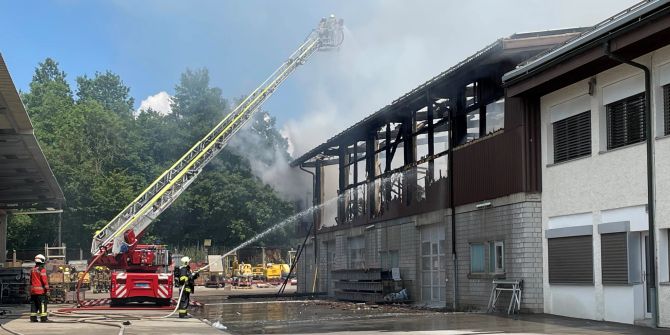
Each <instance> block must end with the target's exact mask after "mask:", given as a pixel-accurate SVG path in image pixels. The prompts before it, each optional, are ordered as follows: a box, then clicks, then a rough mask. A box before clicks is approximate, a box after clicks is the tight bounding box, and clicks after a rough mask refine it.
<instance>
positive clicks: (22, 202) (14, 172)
mask: <svg viewBox="0 0 670 335" xmlns="http://www.w3.org/2000/svg"><path fill="white" fill-rule="evenodd" d="M63 201H64V196H63V191H62V190H61V188H60V186H59V185H58V182H57V181H56V177H54V174H53V172H52V171H51V168H50V167H49V163H48V162H47V159H46V157H44V153H43V152H42V149H41V148H40V146H39V144H38V142H37V138H35V134H34V130H33V125H32V123H31V122H30V118H29V117H28V113H27V112H26V109H25V107H24V106H23V103H22V102H21V98H20V97H19V94H18V92H17V91H16V87H15V86H14V83H13V81H12V78H11V76H10V75H9V71H8V69H7V65H6V64H5V61H4V59H3V58H2V55H0V210H21V209H48V210H51V209H59V208H61V206H62V204H63Z"/></svg>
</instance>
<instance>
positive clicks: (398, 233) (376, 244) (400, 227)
mask: <svg viewBox="0 0 670 335" xmlns="http://www.w3.org/2000/svg"><path fill="white" fill-rule="evenodd" d="M505 199H506V200H505V201H497V200H494V201H493V203H494V204H493V207H490V208H485V209H476V207H475V206H474V205H467V206H462V207H459V208H457V210H456V213H457V214H456V237H457V239H456V250H457V254H458V263H457V265H458V266H457V269H458V271H457V279H458V280H457V281H458V295H457V297H458V309H460V310H481V309H484V308H486V305H487V303H488V300H489V295H490V292H491V285H492V284H491V281H492V280H493V276H490V275H476V276H475V275H471V274H470V243H473V242H488V241H504V248H505V277H506V278H507V279H523V280H524V291H523V301H522V310H524V311H529V312H542V311H543V296H542V240H541V239H542V218H541V205H540V202H539V200H537V197H534V198H533V197H527V196H525V195H524V196H517V197H508V198H505ZM497 202H500V203H502V204H500V205H499V204H497ZM450 219H451V218H450V215H449V214H448V212H447V211H445V210H442V211H436V212H431V213H425V214H421V215H417V216H412V217H407V218H402V219H395V220H389V221H385V222H380V223H377V224H375V225H374V227H368V229H364V228H363V227H354V228H345V229H342V230H338V231H334V232H328V233H323V234H318V236H317V243H318V244H319V250H318V256H319V260H318V263H317V264H318V274H317V291H320V292H328V293H329V294H330V295H332V294H333V293H332V292H333V283H332V279H331V276H330V274H329V272H330V271H331V270H336V269H346V268H347V266H348V248H347V241H348V239H349V238H350V237H355V236H364V237H365V248H366V249H365V266H366V267H368V268H375V267H380V266H381V263H380V262H381V258H380V252H383V251H388V250H398V252H399V260H398V261H399V266H400V272H401V276H402V278H403V279H404V280H408V281H411V285H410V286H409V287H408V291H409V294H410V296H411V297H412V298H413V299H414V300H415V301H416V302H417V304H422V302H421V301H420V299H421V297H420V293H421V291H420V290H421V286H420V283H421V278H420V276H421V272H420V270H421V268H420V266H421V259H420V258H421V250H420V246H421V243H420V229H421V227H422V226H427V225H431V224H437V225H438V226H439V227H443V229H445V230H446V234H445V236H446V240H445V244H446V246H445V248H444V249H445V263H446V264H441V265H440V266H441V267H446V277H447V279H448V282H447V287H446V296H444V297H443V298H442V299H440V300H443V301H446V305H447V306H448V307H451V306H452V301H453V292H454V291H453V290H454V286H453V285H454V282H455V280H454V274H453V272H454V263H453V261H452V255H451V223H450V222H451V221H450ZM440 229H442V228H440ZM309 243H310V244H309V245H308V247H307V249H306V252H305V254H303V257H301V259H300V261H299V263H298V264H299V266H298V270H297V271H298V291H299V292H311V290H312V286H313V281H314V270H315V268H316V266H314V258H313V257H314V256H313V250H314V247H313V244H312V243H313V241H312V240H310V242H309ZM487 250H488V249H487ZM329 253H331V254H332V255H331V256H330V258H329ZM488 257H489V255H488V252H487V253H486V264H488V261H489V259H488ZM508 298H509V296H504V295H503V298H502V302H501V304H505V306H506V305H507V304H508V303H509V299H508ZM501 307H502V306H501Z"/></svg>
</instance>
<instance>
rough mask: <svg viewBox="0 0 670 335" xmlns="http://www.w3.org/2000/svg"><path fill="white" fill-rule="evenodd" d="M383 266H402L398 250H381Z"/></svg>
mask: <svg viewBox="0 0 670 335" xmlns="http://www.w3.org/2000/svg"><path fill="white" fill-rule="evenodd" d="M379 254H380V256H381V257H380V258H381V266H382V268H383V269H392V268H397V267H399V266H400V262H399V260H398V250H389V251H380V252H379Z"/></svg>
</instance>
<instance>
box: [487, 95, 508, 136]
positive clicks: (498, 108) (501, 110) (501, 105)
mask: <svg viewBox="0 0 670 335" xmlns="http://www.w3.org/2000/svg"><path fill="white" fill-rule="evenodd" d="M504 127H505V98H502V99H500V100H498V101H496V102H492V103H490V104H488V105H486V133H487V134H490V133H492V132H494V131H496V130H499V129H503V128H504Z"/></svg>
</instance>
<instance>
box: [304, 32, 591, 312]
mask: <svg viewBox="0 0 670 335" xmlns="http://www.w3.org/2000/svg"><path fill="white" fill-rule="evenodd" d="M579 32H580V30H558V31H549V32H538V33H531V34H516V35H513V36H510V37H508V38H503V39H500V40H498V41H496V42H494V43H492V44H491V45H489V46H487V47H485V48H484V49H482V50H480V51H479V52H477V53H476V54H475V55H473V56H471V57H469V58H468V59H466V60H464V61H462V62H460V63H459V64H457V65H455V66H454V67H452V68H450V69H449V70H447V71H445V72H443V73H441V74H439V75H438V76H436V77H435V78H433V79H431V80H430V81H428V82H426V83H425V84H423V85H421V86H420V87H417V88H416V89H414V90H412V91H411V92H409V93H407V94H405V95H404V96H402V97H400V98H399V99H397V100H395V101H393V102H392V103H391V104H389V105H388V106H386V107H385V108H383V109H381V110H379V111H377V112H376V113H374V114H372V115H370V116H368V117H367V118H365V119H364V120H362V121H360V122H358V123H357V124H355V125H353V126H352V127H350V128H349V129H347V130H345V131H344V132H342V133H340V134H337V135H335V136H334V137H333V138H331V139H330V140H328V141H327V142H326V143H323V144H322V145H320V146H318V147H316V148H314V149H313V150H311V151H310V152H308V153H306V154H304V155H303V156H302V157H300V158H298V159H296V160H295V161H294V162H293V163H292V164H293V166H300V167H301V168H303V169H313V171H314V172H313V173H314V178H315V182H314V194H315V197H314V203H315V204H317V205H320V207H319V210H318V211H317V213H316V215H315V229H313V230H312V232H311V234H312V236H311V238H309V239H308V240H307V241H308V242H307V246H306V248H305V249H304V255H303V256H302V257H301V258H300V263H299V266H298V269H299V272H298V283H299V284H298V285H299V286H298V290H299V291H302V292H327V293H328V294H329V295H331V296H333V297H336V298H339V299H344V300H356V301H378V300H380V299H382V298H383V296H382V295H380V293H381V290H380V286H379V283H377V282H376V281H375V278H376V279H378V278H377V277H372V276H373V274H374V273H379V272H380V271H381V272H384V271H388V273H390V274H392V275H393V278H395V279H401V280H399V281H396V282H399V283H401V284H400V286H401V288H404V289H405V291H406V292H407V293H408V295H409V300H411V301H413V302H414V303H416V304H418V305H425V306H434V307H447V308H453V309H456V310H482V309H486V307H487V304H488V301H489V297H490V292H491V288H492V281H493V280H494V279H511V280H519V281H523V289H524V293H523V300H522V304H521V309H522V310H525V311H531V312H542V311H543V307H544V302H543V299H544V296H543V293H542V288H543V287H542V285H543V284H542V269H543V267H542V220H541V219H542V216H541V203H540V196H539V192H540V173H539V172H540V169H539V166H540V164H539V143H540V141H539V134H540V133H539V130H538V129H536V127H534V126H536V125H537V124H538V123H539V122H540V119H539V116H537V117H536V116H535V114H532V113H530V112H532V111H527V110H524V109H523V105H522V104H520V103H519V101H517V100H507V99H505V98H504V89H503V87H502V83H501V77H502V75H503V74H504V73H505V72H507V71H510V70H512V69H514V68H515V67H516V66H517V65H518V64H519V63H520V62H522V61H524V60H526V59H528V58H529V57H532V56H534V55H536V54H538V53H539V52H542V51H544V50H547V49H548V48H550V47H553V46H555V45H557V44H560V43H563V42H564V41H566V40H568V39H570V38H572V37H573V36H575V35H576V34H577V33H579ZM510 111H512V112H510ZM331 199H335V200H331ZM375 276H376V275H375ZM382 276H383V275H382ZM506 298H507V300H505V301H504V302H502V303H501V306H502V305H505V308H506V306H507V305H508V304H509V297H506ZM501 306H499V307H501Z"/></svg>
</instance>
